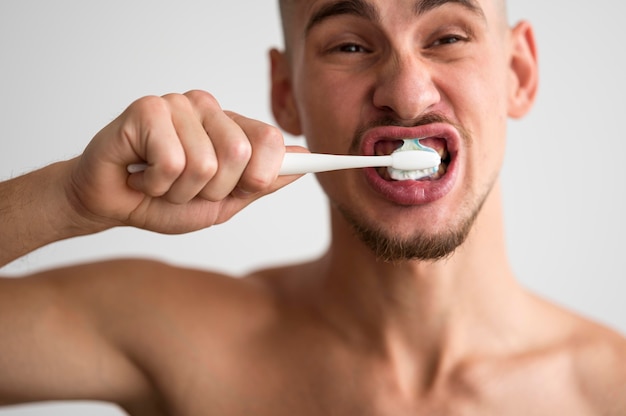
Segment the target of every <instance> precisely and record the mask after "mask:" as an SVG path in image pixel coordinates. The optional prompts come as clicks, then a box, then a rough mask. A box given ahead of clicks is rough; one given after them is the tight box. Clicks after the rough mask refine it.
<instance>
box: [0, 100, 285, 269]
mask: <svg viewBox="0 0 626 416" xmlns="http://www.w3.org/2000/svg"><path fill="white" fill-rule="evenodd" d="M284 152H285V147H284V144H283V138H282V135H281V134H280V133H279V131H278V130H277V129H276V128H273V127H271V126H268V125H266V124H264V123H261V122H259V121H255V120H251V119H247V118H245V117H243V116H240V115H237V114H234V113H230V112H224V111H223V110H222V109H221V108H220V106H219V104H218V103H217V102H216V101H215V99H214V98H213V97H212V96H211V95H209V94H208V93H204V92H201V91H192V92H189V93H187V94H184V95H180V94H171V95H167V96H164V97H145V98H143V99H140V100H138V101H136V102H135V103H133V104H132V105H131V106H129V107H128V109H127V110H126V111H125V112H124V113H122V114H121V115H120V116H119V117H118V118H117V119H116V120H114V121H113V122H112V123H111V124H109V125H108V126H106V127H105V128H104V129H102V130H101V131H100V132H99V133H98V134H97V135H96V136H95V137H94V139H93V140H92V141H91V143H89V145H88V146H87V148H86V150H85V152H84V153H83V154H82V155H80V156H79V157H77V158H75V159H73V160H70V161H65V162H61V163H57V164H54V165H51V166H48V167H46V168H43V169H41V170H38V171H35V172H32V173H30V174H28V175H25V176H22V177H19V178H16V179H13V180H10V181H7V182H4V183H1V184H0V195H1V196H2V198H0V229H1V230H2V232H1V233H0V267H1V266H3V265H5V264H7V263H8V262H10V261H12V260H14V259H16V258H18V257H20V256H22V255H24V254H26V253H28V252H30V251H32V250H34V249H36V248H38V247H41V246H43V245H46V244H49V243H51V242H53V241H58V240H61V239H64V238H69V237H74V236H79V235H85V234H90V233H94V232H98V231H102V230H105V229H107V228H111V227H114V226H134V227H139V228H144V229H148V230H152V231H157V232H161V233H184V232H190V231H195V230H198V229H201V228H206V227H209V226H211V225H214V224H217V223H221V222H224V221H226V220H228V219H229V218H231V217H232V216H233V215H234V214H235V213H237V212H238V211H240V210H241V209H243V208H244V207H245V206H247V205H248V204H250V203H251V202H252V201H254V200H256V199H257V198H259V197H261V196H263V195H266V194H268V193H271V192H273V191H275V190H277V189H279V188H280V187H282V186H284V185H286V184H288V183H290V182H291V181H293V180H294V179H295V177H278V170H279V167H280V163H281V161H282V157H283V154H284ZM144 161H145V162H147V163H148V164H149V167H148V169H147V170H146V171H145V172H142V173H136V174H133V175H129V174H128V173H127V171H126V167H127V166H128V165H129V164H132V163H138V162H144Z"/></svg>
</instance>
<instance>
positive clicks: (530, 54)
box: [509, 22, 539, 118]
mask: <svg viewBox="0 0 626 416" xmlns="http://www.w3.org/2000/svg"><path fill="white" fill-rule="evenodd" d="M510 65H511V87H510V93H509V116H510V117H513V118H520V117H523V116H524V115H526V113H528V111H529V110H530V109H531V107H532V105H533V103H534V102H535V97H536V95H537V87H538V84H539V68H538V65H537V49H536V45H535V35H534V32H533V28H532V26H531V25H530V23H528V22H520V23H518V24H517V26H515V27H514V28H513V29H512V32H511V62H510Z"/></svg>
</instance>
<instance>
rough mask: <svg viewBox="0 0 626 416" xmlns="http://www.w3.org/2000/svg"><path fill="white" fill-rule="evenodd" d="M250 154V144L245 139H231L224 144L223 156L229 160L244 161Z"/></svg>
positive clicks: (247, 159)
mask: <svg viewBox="0 0 626 416" xmlns="http://www.w3.org/2000/svg"><path fill="white" fill-rule="evenodd" d="M251 156H252V146H251V145H250V142H248V141H247V140H231V141H229V142H228V144H227V145H226V146H225V152H224V158H225V159H227V160H228V161H231V162H236V163H237V162H239V163H244V162H246V163H247V162H248V161H249V160H250V157H251Z"/></svg>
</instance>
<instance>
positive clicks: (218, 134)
mask: <svg viewBox="0 0 626 416" xmlns="http://www.w3.org/2000/svg"><path fill="white" fill-rule="evenodd" d="M188 94H189V97H190V99H191V100H192V101H193V102H194V108H195V109H196V112H197V114H198V116H199V117H200V118H201V121H202V125H203V127H204V130H205V131H206V133H207V135H208V137H209V139H210V140H211V143H212V145H213V148H214V151H215V157H216V159H217V170H216V172H215V175H214V176H213V178H212V179H211V181H210V182H208V183H207V184H206V185H205V186H204V188H203V189H202V191H201V192H200V196H201V197H202V198H205V199H208V200H210V201H221V200H223V199H224V198H226V197H227V196H228V195H229V194H230V193H231V192H232V191H233V189H235V187H236V186H237V184H238V183H239V180H240V178H241V175H242V173H243V172H244V170H245V168H246V166H247V164H248V162H249V160H250V156H251V153H252V146H251V144H250V141H249V139H248V137H247V136H246V134H245V133H244V131H243V129H242V128H241V127H240V126H239V125H238V124H237V123H236V122H235V121H233V120H232V119H231V118H230V117H228V116H227V115H226V114H225V113H224V112H223V111H221V110H220V111H207V110H206V108H207V107H209V106H212V100H211V99H210V98H207V96H206V95H204V94H202V93H200V92H190V93H188Z"/></svg>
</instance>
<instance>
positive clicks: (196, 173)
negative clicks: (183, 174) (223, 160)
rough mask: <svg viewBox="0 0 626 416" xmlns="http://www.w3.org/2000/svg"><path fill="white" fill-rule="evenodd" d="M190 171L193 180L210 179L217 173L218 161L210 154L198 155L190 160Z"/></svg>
mask: <svg viewBox="0 0 626 416" xmlns="http://www.w3.org/2000/svg"><path fill="white" fill-rule="evenodd" d="M188 171H189V174H190V176H191V178H192V180H194V181H208V180H210V179H211V178H213V177H214V176H215V174H216V173H217V161H216V160H215V159H214V158H212V157H208V156H206V157H202V156H196V157H194V158H193V160H190V161H189V163H188Z"/></svg>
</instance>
